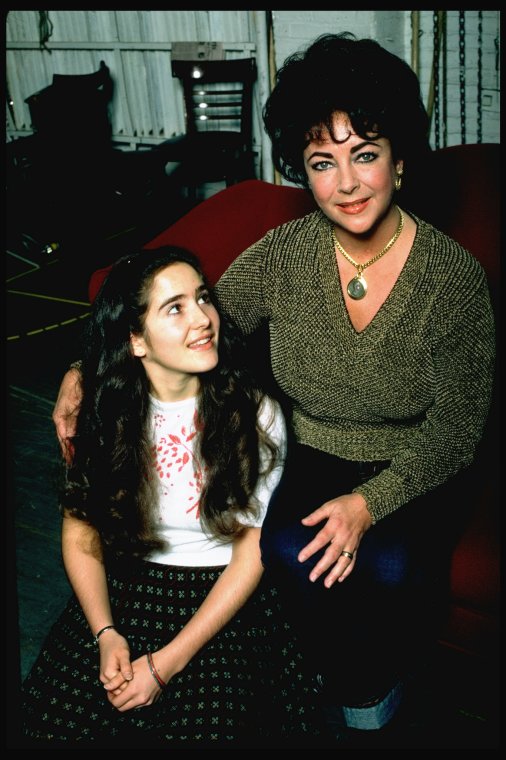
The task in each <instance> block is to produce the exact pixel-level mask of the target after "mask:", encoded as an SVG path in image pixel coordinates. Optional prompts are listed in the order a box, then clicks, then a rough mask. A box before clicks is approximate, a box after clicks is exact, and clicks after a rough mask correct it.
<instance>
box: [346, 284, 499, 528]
mask: <svg viewBox="0 0 506 760" xmlns="http://www.w3.org/2000/svg"><path fill="white" fill-rule="evenodd" d="M481 275H482V276H481V277H480V278H479V281H478V285H477V286H476V285H475V288H473V289H472V292H469V293H468V294H467V295H466V297H465V299H464V298H461V299H458V301H459V302H458V304H457V305H454V306H453V307H452V309H451V312H450V310H449V309H448V308H447V307H444V306H441V305H440V308H439V309H437V310H435V311H437V312H439V314H440V315H441V317H440V320H439V326H438V327H436V329H435V332H434V339H433V346H432V357H433V363H432V367H433V372H434V377H435V387H436V393H435V398H434V401H433V403H432V405H431V407H430V408H429V409H428V411H427V414H426V417H425V419H424V420H423V422H422V424H421V425H420V426H419V427H418V429H417V431H416V434H415V435H414V436H413V437H412V439H411V440H410V442H409V445H406V446H404V447H402V448H401V449H400V450H399V452H398V453H397V454H396V455H395V456H394V458H393V459H392V461H391V463H390V466H389V467H387V468H386V469H385V470H383V471H382V472H381V473H380V474H379V475H378V476H376V477H375V478H372V479H371V480H369V481H367V482H366V483H364V484H362V485H360V486H359V487H357V488H356V489H355V491H356V492H359V493H361V494H362V495H363V496H364V498H365V499H366V501H367V504H368V508H369V511H370V512H371V515H372V517H373V522H377V521H378V520H379V519H381V518H382V517H385V516H386V515H388V514H389V513H391V512H393V511H394V510H395V509H397V508H398V507H400V506H402V505H403V504H405V503H407V502H409V501H411V500H412V499H414V498H416V497H417V496H420V495H421V494H423V493H425V492H427V491H430V490H432V489H434V488H436V487H437V486H439V485H441V484H442V483H444V482H445V481H447V480H448V479H449V478H451V477H452V476H453V475H455V474H456V473H457V472H458V471H459V470H460V469H461V468H463V467H467V466H468V465H469V464H470V463H471V462H472V461H473V458H474V456H475V452H476V447H477V445H478V443H479V441H480V439H481V437H482V434H483V429H484V426H485V422H486V419H487V416H488V411H489V407H490V400H491V393H492V385H493V377H494V361H495V329H494V317H493V311H492V306H491V302H490V296H489V291H488V286H487V282H486V278H485V275H484V273H483V272H482V273H481ZM446 300H447V299H446Z"/></svg>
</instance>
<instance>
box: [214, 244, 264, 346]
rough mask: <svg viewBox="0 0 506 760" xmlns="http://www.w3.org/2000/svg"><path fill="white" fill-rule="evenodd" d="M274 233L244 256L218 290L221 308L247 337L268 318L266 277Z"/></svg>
mask: <svg viewBox="0 0 506 760" xmlns="http://www.w3.org/2000/svg"><path fill="white" fill-rule="evenodd" d="M270 239H271V233H267V235H265V237H263V238H262V239H261V240H259V241H258V242H257V243H255V244H254V245H252V246H250V248H247V249H246V250H245V251H243V253H241V254H240V255H239V256H238V257H237V258H236V259H235V261H233V262H232V264H231V265H230V266H229V267H228V269H227V270H226V271H225V272H224V273H223V274H222V276H221V277H220V279H219V281H218V283H217V284H216V287H215V293H216V296H217V298H218V302H219V304H220V307H221V309H222V310H223V311H224V312H225V313H226V314H228V316H229V317H231V318H232V320H233V321H234V322H235V323H236V325H237V326H238V327H239V329H240V330H241V332H242V333H243V334H244V335H250V334H251V333H253V332H255V330H256V329H257V328H258V327H260V325H261V323H262V321H263V320H264V318H265V316H266V309H265V292H264V275H265V260H266V254H267V251H268V248H269V241H270Z"/></svg>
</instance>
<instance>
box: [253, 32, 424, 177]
mask: <svg viewBox="0 0 506 760" xmlns="http://www.w3.org/2000/svg"><path fill="white" fill-rule="evenodd" d="M336 111H341V112H344V113H347V114H348V116H349V118H350V121H351V124H352V126H353V129H354V130H355V132H356V134H358V135H359V136H360V137H363V138H367V137H368V136H369V137H370V135H371V133H372V134H373V135H374V136H375V137H376V138H378V137H386V138H388V140H389V141H390V143H391V146H392V154H393V158H394V160H396V159H403V160H404V162H405V166H404V169H405V179H406V180H407V181H408V182H409V179H410V173H411V170H412V168H413V169H414V166H415V164H417V165H420V164H422V165H423V161H424V158H425V157H426V155H427V154H428V152H429V151H430V146H429V142H428V131H429V119H428V116H427V112H426V110H425V107H424V105H423V101H422V98H421V93H420V84H419V81H418V78H417V76H416V74H415V73H414V72H413V70H412V69H411V68H410V66H409V65H408V64H407V63H405V62H404V61H403V60H401V59H400V58H398V57H397V56H395V55H393V54H392V53H389V52H388V51H387V50H385V49H384V48H383V47H381V45H379V44H378V43H377V42H375V41H374V40H370V39H356V37H355V36H354V35H353V34H351V33H350V32H343V33H341V34H325V35H322V36H321V37H318V38H317V39H316V40H315V41H314V42H313V43H312V44H311V45H310V46H309V47H308V48H307V50H306V51H304V52H298V53H295V54H293V55H291V56H290V57H289V58H287V59H286V61H285V62H284V64H283V66H282V67H281V68H280V69H279V71H278V72H277V75H276V85H275V87H274V89H273V91H272V93H271V95H270V96H269V98H268V100H267V102H266V104H265V107H264V112H263V118H264V125H265V129H266V131H267V133H268V135H269V137H270V139H271V142H272V158H273V162H274V164H275V166H276V168H277V169H278V170H279V171H280V172H281V174H282V175H283V176H284V177H285V178H286V179H287V180H289V181H290V182H294V183H295V184H298V185H302V186H303V187H307V186H308V185H307V177H306V172H305V170H304V163H303V158H302V154H303V151H304V149H305V147H306V146H307V144H308V142H309V138H308V135H310V134H312V135H315V133H316V134H317V131H318V127H321V126H324V127H326V128H327V129H328V130H329V131H330V132H332V115H333V114H334V113H335V112H336ZM414 173H415V174H416V170H414Z"/></svg>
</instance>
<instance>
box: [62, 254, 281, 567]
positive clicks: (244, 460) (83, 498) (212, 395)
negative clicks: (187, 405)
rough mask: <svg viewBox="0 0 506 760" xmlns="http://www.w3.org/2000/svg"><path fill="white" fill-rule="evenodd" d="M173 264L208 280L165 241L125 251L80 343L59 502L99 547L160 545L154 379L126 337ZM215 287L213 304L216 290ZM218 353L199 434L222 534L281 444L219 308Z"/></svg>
mask: <svg viewBox="0 0 506 760" xmlns="http://www.w3.org/2000/svg"><path fill="white" fill-rule="evenodd" d="M175 263H185V264H188V265H189V266H191V267H193V269H195V271H196V272H198V274H199V275H200V276H201V277H202V279H203V281H204V284H206V285H208V283H207V282H206V278H205V276H204V273H203V272H202V268H201V266H200V263H199V261H198V259H197V258H196V257H195V256H194V255H193V254H192V253H191V252H189V251H187V250H185V249H182V248H178V247H175V246H163V247H161V248H159V249H155V250H149V251H139V252H137V253H134V254H132V255H129V256H125V257H123V258H122V259H120V260H119V261H118V262H116V264H115V265H114V266H113V267H112V269H111V271H110V272H109V274H108V276H107V278H106V279H105V281H104V283H103V284H102V287H101V289H100V291H99V293H98V295H97V297H96V299H95V302H94V304H93V311H92V314H91V318H90V320H89V324H88V327H87V330H86V333H85V336H84V341H83V353H82V356H83V362H82V373H81V374H82V381H81V382H82V390H83V395H82V402H81V407H80V411H79V416H78V420H77V430H76V436H75V437H74V439H73V446H74V452H75V453H74V459H73V462H72V465H71V466H70V467H69V468H68V470H67V472H66V479H65V483H64V486H63V488H62V494H61V507H62V510H63V512H64V513H67V514H70V515H72V516H74V517H77V518H79V519H82V520H85V521H87V522H89V523H90V524H91V525H93V526H94V527H96V529H97V531H98V532H99V534H100V537H101V543H102V546H103V549H104V550H105V551H106V552H109V551H110V552H112V553H114V554H115V555H116V556H118V557H120V556H131V555H138V556H143V555H145V554H146V553H148V552H149V550H150V549H153V548H155V547H158V546H159V545H160V542H159V541H158V540H157V539H156V538H155V537H154V535H153V531H152V525H153V513H152V510H153V506H154V505H155V504H156V503H157V482H156V478H155V477H154V475H153V477H149V473H153V472H154V470H153V451H152V439H151V430H150V428H149V419H150V416H149V413H150V396H149V391H150V387H149V381H148V378H147V375H146V373H145V370H144V367H143V365H142V363H141V361H140V360H139V359H137V357H135V356H134V354H133V352H132V350H131V342H130V336H131V334H135V333H142V332H143V330H144V323H145V317H146V312H147V310H148V307H149V299H150V293H151V288H152V285H153V281H154V278H155V277H156V275H157V273H158V272H160V271H162V270H163V269H165V268H166V267H168V266H170V265H172V264H175ZM209 295H210V298H211V301H212V302H213V303H214V305H215V306H216V307H217V303H216V300H215V298H214V294H213V291H212V289H211V288H209ZM217 308H218V307H217ZM219 359H220V360H219V362H218V365H217V367H216V368H215V369H214V370H211V371H209V372H205V373H203V374H202V375H201V376H200V381H201V383H200V385H201V389H200V393H199V398H198V403H197V409H198V415H199V430H198V436H197V439H196V440H197V447H198V449H197V450H198V451H199V452H200V455H201V456H202V458H203V460H204V462H205V463H206V465H207V476H206V483H205V484H204V488H203V491H202V494H201V500H200V515H201V521H202V522H203V525H204V527H205V528H206V530H208V531H209V532H210V533H211V534H213V535H215V536H216V537H217V538H218V539H220V538H222V539H224V540H226V539H227V538H230V537H231V536H234V535H236V534H237V533H239V532H240V531H241V530H242V525H241V522H240V521H238V519H237V516H238V513H239V512H242V513H250V514H254V513H255V505H254V504H252V502H251V495H252V492H253V490H254V487H255V484H256V482H257V479H258V476H259V472H260V457H259V448H260V449H263V450H264V451H266V452H269V453H270V455H271V456H270V460H269V456H267V461H270V463H271V466H272V465H273V464H274V455H275V452H276V449H275V446H274V444H273V442H272V441H271V439H270V438H269V436H268V435H266V434H265V433H264V431H262V430H260V429H259V428H258V426H257V417H258V411H259V407H260V404H261V402H262V399H263V393H262V391H261V389H260V388H259V387H258V386H257V384H256V383H255V381H254V379H253V377H252V375H251V374H250V373H249V372H248V370H247V369H246V365H247V362H246V357H245V346H244V342H243V339H242V337H241V336H240V333H239V332H238V330H237V329H236V328H235V326H234V325H233V324H232V323H231V322H230V321H229V320H228V319H227V318H226V317H224V316H223V315H220V336H219Z"/></svg>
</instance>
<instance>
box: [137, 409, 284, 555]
mask: <svg viewBox="0 0 506 760" xmlns="http://www.w3.org/2000/svg"><path fill="white" fill-rule="evenodd" d="M151 402H152V425H153V433H154V438H155V453H156V474H157V477H158V479H159V483H160V503H159V505H158V511H157V516H156V520H157V532H158V533H159V535H160V536H161V538H163V539H164V540H165V542H166V547H167V548H166V549H164V550H161V551H153V552H151V553H150V554H149V555H148V556H147V557H146V559H148V560H150V561H152V562H159V563H161V564H165V565H184V566H185V567H204V566H205V567H211V566H219V565H228V563H229V562H230V559H231V557H232V542H231V541H229V542H228V543H220V542H218V541H216V539H214V538H212V537H209V536H207V535H206V534H205V533H204V532H203V530H202V527H201V524H200V520H199V500H200V492H201V490H202V482H203V480H204V478H205V470H204V469H203V465H202V463H201V462H200V461H199V460H198V458H197V456H196V455H195V453H194V441H195V437H196V428H195V418H196V403H197V399H196V398H189V399H186V400H184V401H176V402H162V401H159V400H158V399H155V398H152V399H151ZM259 423H260V425H261V427H262V428H263V429H264V430H267V431H268V432H269V435H270V436H271V437H272V439H273V440H274V441H275V443H276V444H277V445H278V447H279V454H278V461H277V463H276V466H275V468H274V469H273V470H272V471H271V472H270V473H269V474H268V475H267V476H260V478H259V480H258V483H257V487H256V489H255V493H254V498H255V499H256V501H257V503H258V505H259V516H258V518H257V519H256V520H251V519H249V518H248V517H247V516H245V517H244V520H242V522H243V523H244V524H245V525H249V526H260V525H262V522H263V520H264V517H265V513H266V511H267V505H268V503H269V500H270V497H271V494H272V492H273V490H274V489H275V487H276V486H277V484H278V482H279V480H280V478H281V473H282V471H283V464H284V459H285V456H286V425H285V420H284V417H283V413H282V411H281V408H280V407H279V405H278V404H277V403H276V402H274V401H272V400H271V399H268V398H266V399H265V401H264V402H263V403H262V406H261V408H260V413H259Z"/></svg>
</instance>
